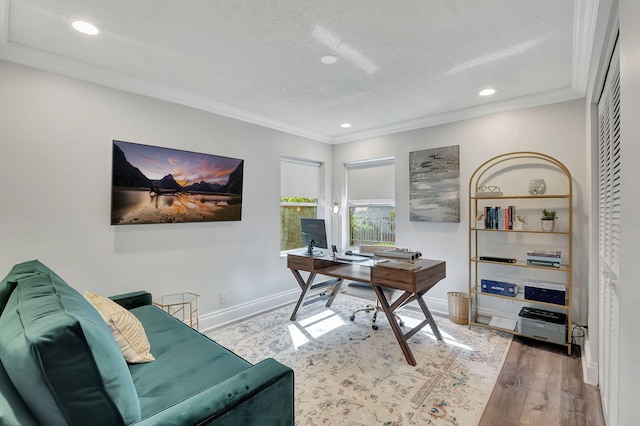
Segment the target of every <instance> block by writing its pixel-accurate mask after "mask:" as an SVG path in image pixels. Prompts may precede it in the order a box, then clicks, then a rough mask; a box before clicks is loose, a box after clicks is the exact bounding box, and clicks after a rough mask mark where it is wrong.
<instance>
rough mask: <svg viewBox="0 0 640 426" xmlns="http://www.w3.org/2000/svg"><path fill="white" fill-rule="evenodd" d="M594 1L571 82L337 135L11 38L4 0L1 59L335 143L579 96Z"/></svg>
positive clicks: (578, 15)
mask: <svg viewBox="0 0 640 426" xmlns="http://www.w3.org/2000/svg"><path fill="white" fill-rule="evenodd" d="M598 4H599V0H584V1H577V2H576V3H575V9H574V16H575V24H574V44H573V47H574V48H573V52H574V53H573V56H572V68H573V71H572V76H571V81H572V84H571V87H566V88H561V89H558V90H553V91H549V92H545V93H540V94H534V95H530V96H522V97H518V98H513V99H507V100H503V101H498V102H493V103H487V104H483V105H479V106H474V107H468V108H462V109H458V110H454V111H448V112H444V113H440V114H434V115H430V116H425V117H420V118H416V119H413V120H408V121H404V122H399V123H393V124H390V125H384V126H379V127H375V128H370V129H366V130H363V131H359V132H354V133H349V134H345V135H340V136H332V135H328V134H324V133H319V132H315V131H311V130H309V129H306V128H303V127H299V126H295V125H292V124H290V123H285V122H283V121H280V120H275V119H273V118H270V117H267V116H264V115H261V114H256V113H253V112H251V111H248V110H245V109H242V108H238V107H235V106H232V105H228V104H225V103H222V102H218V101H216V100H213V99H208V98H205V97H203V96H199V95H196V94H193V93H189V92H186V91H183V90H178V89H176V88H173V87H169V86H166V85H161V84H157V83H153V82H151V81H147V80H143V79H140V78H138V77H134V76H131V75H127V74H123V73H120V72H116V71H113V70H109V69H106V68H102V67H98V66H95V65H91V64H88V63H85V62H81V61H76V60H73V59H70V58H64V57H61V56H58V55H53V54H50V53H47V52H44V51H41V50H38V49H34V48H31V47H27V46H23V45H20V44H17V43H12V42H11V41H10V40H9V23H8V20H9V1H8V0H0V59H3V60H6V61H9V62H14V63H18V64H21V65H24V66H28V67H32V68H36V69H40V70H43V71H47V72H52V73H55V74H59V75H63V76H66V77H70V78H75V79H79V80H83V81H87V82H90V83H94V84H98V85H102V86H106V87H110V88H114V89H118V90H122V91H126V92H129V93H134V94H138V95H142V96H148V97H151V98H154V99H159V100H163V101H167V102H172V103H175V104H179V105H183V106H187V107H191V108H196V109H199V110H203V111H207V112H210V113H213V114H217V115H221V116H224V117H228V118H232V119H236V120H239V121H243V122H247V123H251V124H255V125H258V126H261V127H265V128H269V129H273V130H277V131H280V132H284V133H287V134H291V135H295V136H299V137H302V138H305V139H310V140H314V141H318V142H323V143H328V144H339V143H345V142H352V141H357V140H362V139H369V138H374V137H379V136H385V135H389V134H393V133H399V132H406V131H410V130H416V129H420V128H425V127H431V126H436V125H440V124H446V123H451V122H455V121H460V120H465V119H469V118H476V117H481V116H486V115H491V114H496V113H501V112H507V111H511V110H516V109H522V108H531V107H537V106H542V105H548V104H552V103H558V102H564V101H569V100H574V99H579V98H583V97H584V96H585V92H586V86H587V80H588V73H589V64H590V60H591V51H592V48H593V38H594V34H595V26H596V18H597V9H598Z"/></svg>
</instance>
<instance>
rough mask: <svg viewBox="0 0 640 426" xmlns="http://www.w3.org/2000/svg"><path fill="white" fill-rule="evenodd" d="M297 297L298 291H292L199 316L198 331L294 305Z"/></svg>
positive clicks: (205, 330) (209, 329) (204, 331)
mask: <svg viewBox="0 0 640 426" xmlns="http://www.w3.org/2000/svg"><path fill="white" fill-rule="evenodd" d="M298 297H300V290H299V289H294V290H289V291H285V292H282V293H278V294H274V295H271V296H268V297H263V298H262V299H256V300H252V301H250V302H247V303H243V304H240V305H235V306H230V307H228V308H226V309H222V310H219V311H214V312H210V313H208V314H204V315H200V331H201V332H203V333H206V332H207V331H211V330H214V329H216V328H220V327H224V326H225V325H229V324H232V323H234V322H238V321H242V320H243V319H245V318H249V317H252V316H255V315H258V314H261V313H263V312H268V311H271V310H273V309H277V308H279V307H281V306H284V305H287V304H290V303H294V302H295V301H296V300H298Z"/></svg>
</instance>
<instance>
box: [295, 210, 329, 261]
mask: <svg viewBox="0 0 640 426" xmlns="http://www.w3.org/2000/svg"><path fill="white" fill-rule="evenodd" d="M300 228H301V229H302V242H303V243H304V244H306V245H307V254H313V248H314V247H319V248H324V249H326V248H329V247H328V245H327V231H326V228H325V226H324V219H307V218H302V219H300Z"/></svg>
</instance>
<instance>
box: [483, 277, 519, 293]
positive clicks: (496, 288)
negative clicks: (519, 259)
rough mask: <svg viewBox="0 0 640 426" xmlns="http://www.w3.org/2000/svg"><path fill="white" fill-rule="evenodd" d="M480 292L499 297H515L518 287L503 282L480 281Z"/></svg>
mask: <svg viewBox="0 0 640 426" xmlns="http://www.w3.org/2000/svg"><path fill="white" fill-rule="evenodd" d="M480 284H481V286H480V290H481V291H482V292H483V293H491V294H499V295H500V296H511V297H516V295H517V294H518V285H517V284H514V283H507V282H504V281H494V280H480Z"/></svg>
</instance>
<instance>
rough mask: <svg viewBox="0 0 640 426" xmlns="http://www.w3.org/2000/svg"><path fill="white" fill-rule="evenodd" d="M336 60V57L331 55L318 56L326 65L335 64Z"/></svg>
mask: <svg viewBox="0 0 640 426" xmlns="http://www.w3.org/2000/svg"><path fill="white" fill-rule="evenodd" d="M337 60H338V58H336V57H335V56H333V55H324V56H323V57H322V58H320V61H322V63H323V64H327V65H331V64H335V63H336V61H337Z"/></svg>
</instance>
